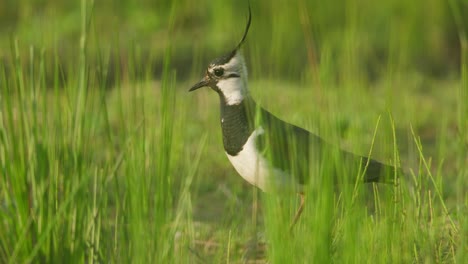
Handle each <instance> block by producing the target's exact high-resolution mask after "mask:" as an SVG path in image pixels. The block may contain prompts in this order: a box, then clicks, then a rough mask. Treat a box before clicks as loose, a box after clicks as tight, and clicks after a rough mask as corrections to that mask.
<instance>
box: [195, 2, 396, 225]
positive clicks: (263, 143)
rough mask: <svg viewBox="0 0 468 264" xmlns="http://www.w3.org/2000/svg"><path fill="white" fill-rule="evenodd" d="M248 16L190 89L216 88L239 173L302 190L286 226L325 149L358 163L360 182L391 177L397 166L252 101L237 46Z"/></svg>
mask: <svg viewBox="0 0 468 264" xmlns="http://www.w3.org/2000/svg"><path fill="white" fill-rule="evenodd" d="M251 20H252V16H251V10H250V6H249V17H248V21H247V25H246V27H245V31H244V35H243V36H242V39H241V41H240V42H239V44H238V45H237V46H236V47H235V48H234V50H232V51H231V52H229V53H228V54H226V55H224V56H222V57H219V58H217V59H215V60H213V61H212V62H211V63H210V64H209V65H208V68H207V69H206V73H205V76H204V77H203V78H202V79H201V81H199V82H198V83H196V84H195V85H193V86H192V87H191V88H190V90H189V91H195V90H197V89H199V88H202V87H210V88H211V89H213V90H214V91H215V92H216V93H218V95H219V102H220V106H221V107H220V109H221V129H222V135H223V145H224V150H225V152H226V155H227V157H228V159H229V161H230V162H231V163H232V165H233V166H234V168H235V170H236V171H237V172H238V173H239V174H240V176H242V178H244V179H245V180H246V181H247V182H249V183H250V184H253V185H255V186H257V187H258V188H260V189H261V190H263V191H265V192H270V191H276V190H279V191H281V190H288V191H291V190H292V191H294V192H297V193H298V194H299V195H300V198H301V199H300V201H301V203H300V205H299V208H298V210H297V212H296V214H295V216H294V219H293V221H292V224H291V226H290V228H292V227H293V226H294V224H295V223H296V222H297V220H298V219H299V216H300V215H301V213H302V210H303V206H304V192H303V188H304V184H306V183H307V182H308V178H309V169H310V166H319V165H320V164H321V161H322V160H323V159H326V158H329V157H327V156H326V155H324V153H332V152H333V153H334V155H339V156H340V160H342V161H344V162H348V163H351V164H353V165H354V166H356V167H359V168H362V169H363V170H364V173H363V174H362V178H361V179H362V181H363V182H380V181H383V182H385V181H389V180H391V179H393V178H392V177H393V175H396V174H394V172H395V171H396V170H399V169H398V168H397V167H396V166H395V167H394V166H391V165H386V164H383V163H381V162H379V161H376V160H373V159H371V158H367V157H364V156H360V155H355V154H353V153H350V152H347V151H344V150H341V149H339V148H338V147H335V146H333V145H332V144H329V143H328V142H326V141H324V140H323V139H322V138H320V137H319V136H317V135H315V134H313V133H311V132H309V131H307V130H305V129H302V128H300V127H298V126H295V125H292V124H290V123H287V122H285V121H283V120H281V119H279V118H277V117H276V116H274V115H273V114H271V113H270V112H268V111H267V110H265V109H263V108H262V107H260V106H259V105H258V104H256V103H255V101H254V99H253V98H252V96H251V95H250V93H249V89H248V82H247V75H248V74H247V67H246V64H245V61H244V57H243V56H242V52H241V47H242V44H243V43H244V41H245V39H246V37H247V33H248V32H249V28H250V23H251ZM385 175H386V176H385ZM316 176H318V175H316Z"/></svg>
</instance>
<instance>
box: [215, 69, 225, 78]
mask: <svg viewBox="0 0 468 264" xmlns="http://www.w3.org/2000/svg"><path fill="white" fill-rule="evenodd" d="M214 74H215V75H216V76H218V77H221V76H223V74H224V69H223V68H216V69H214Z"/></svg>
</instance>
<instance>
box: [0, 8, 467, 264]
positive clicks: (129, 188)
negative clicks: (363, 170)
mask: <svg viewBox="0 0 468 264" xmlns="http://www.w3.org/2000/svg"><path fill="white" fill-rule="evenodd" d="M251 5H252V10H253V24H252V29H251V33H250V35H249V37H248V39H247V42H246V45H245V55H246V60H247V63H248V66H249V73H250V88H251V89H252V94H253V96H254V98H255V99H256V100H257V101H258V102H260V103H261V104H262V106H264V107H265V108H267V109H268V110H270V111H271V112H272V113H274V114H276V115H278V116H279V117H280V118H282V119H284V120H287V121H288V122H292V123H294V124H297V125H300V126H302V127H305V128H307V129H309V130H310V131H314V132H316V133H318V134H320V135H321V136H322V137H324V138H325V139H327V140H329V141H332V142H336V143H337V144H339V145H341V146H343V147H344V148H346V149H348V150H351V151H353V152H356V153H360V154H366V153H368V151H369V149H370V147H371V143H372V141H373V139H374V135H373V133H374V129H375V126H376V123H377V120H379V118H380V120H381V121H380V124H379V127H378V129H377V134H376V135H375V145H374V146H373V156H375V157H377V158H379V159H381V160H384V161H390V160H392V159H394V152H395V147H394V140H393V139H394V137H393V132H395V134H396V140H397V147H398V149H397V150H398V154H399V156H400V159H401V161H402V164H403V166H404V167H405V168H411V169H412V172H409V173H408V174H409V179H407V181H406V182H404V183H403V184H402V186H401V187H398V188H396V187H394V186H359V187H358V190H359V192H358V195H357V196H356V198H353V199H351V197H354V196H352V195H354V189H352V188H354V186H347V187H345V188H344V189H342V190H340V192H334V190H333V187H332V186H331V184H329V183H328V184H327V182H326V181H325V182H324V183H323V182H322V184H311V185H310V186H309V187H308V188H309V189H310V190H309V191H308V193H309V194H310V196H309V197H308V200H307V201H308V203H306V209H305V211H304V215H303V219H301V221H300V222H299V224H298V226H297V229H296V232H295V236H294V237H292V236H289V235H288V233H287V226H288V225H289V220H290V219H291V217H292V215H293V212H294V210H295V209H296V205H297V203H296V202H297V201H296V199H295V197H290V198H288V197H286V198H278V197H276V196H273V195H267V194H262V193H259V192H257V191H256V190H255V189H253V188H252V187H250V186H249V185H248V184H247V183H245V182H243V180H242V179H241V178H240V177H238V175H237V174H236V173H235V171H234V170H233V169H232V167H231V165H230V164H229V162H228V160H227V159H226V157H225V156H224V154H223V149H222V145H221V135H220V132H221V131H220V129H219V123H218V116H219V110H218V108H219V106H218V98H217V96H215V95H214V94H213V93H212V92H211V91H207V90H208V89H206V91H200V92H197V93H194V94H188V93H187V89H188V87H190V85H191V84H192V83H193V82H195V81H197V80H198V79H199V78H200V77H201V76H200V74H201V73H202V72H203V71H204V67H205V66H206V65H207V64H208V62H209V61H210V60H211V59H213V58H215V57H217V56H219V55H221V54H222V53H224V52H227V51H229V50H230V49H232V48H233V47H234V45H235V44H236V43H237V41H238V38H239V36H240V35H241V31H242V29H243V27H244V23H245V21H246V15H247V14H246V10H247V3H245V4H244V3H240V2H237V1H230V2H216V3H214V2H209V1H199V2H196V3H195V2H191V1H157V2H154V1H139V2H138V3H135V2H132V1H110V0H107V1H96V2H92V1H85V0H83V1H75V2H63V1H53V0H49V1H39V0H37V1H3V2H0V33H2V34H0V58H1V59H2V64H0V89H1V97H0V164H1V170H0V176H1V180H0V230H1V232H0V262H5V263H23V262H26V263H27V262H34V263H36V262H43V263H44V262H45V263H63V262H67V263H69V262H70V263H78V262H137V263H139V262H176V263H179V262H184V263H185V262H189V263H193V262H201V263H203V262H208V263H211V262H215V263H217V262H240V261H241V259H242V258H243V257H244V258H245V257H247V255H249V257H250V258H251V259H256V258H255V256H254V255H255V254H254V253H252V249H251V247H252V245H254V244H255V242H258V243H259V244H260V245H261V247H259V248H257V250H259V251H260V252H256V253H259V255H258V256H257V259H258V260H259V261H269V262H270V263H283V262H290V261H293V262H299V263H301V262H309V261H314V262H321V263H323V262H354V263H361V262H364V261H366V262H371V261H372V262H382V263H383V262H385V263H388V262H400V263H405V262H417V263H434V262H446V263H447V262H448V263H451V262H459V263H462V262H463V259H465V258H466V252H468V251H467V249H468V248H467V244H466V241H465V240H464V239H462V238H463V237H467V235H468V222H467V221H468V220H467V217H466V215H467V212H468V211H467V205H468V198H467V195H466V190H467V189H468V181H467V180H466V179H467V177H468V167H467V164H468V156H467V153H468V150H467V149H468V134H467V131H468V121H467V115H468V114H467V113H468V108H467V107H468V104H467V102H468V97H467V94H468V91H467V90H468V84H467V76H468V72H467V65H468V61H467V60H468V57H467V54H468V52H467V40H466V34H467V28H468V24H467V23H468V22H467V20H466V19H467V17H468V14H467V10H468V7H467V4H466V1H465V2H464V1H456V0H450V1H447V2H446V1H440V0H431V1H398V0H393V1H392V0H387V1H381V2H379V4H378V5H376V4H375V3H374V2H372V1H351V0H350V1H345V2H341V1H340V2H337V1H329V2H310V1H302V0H298V1H293V2H287V1H284V2H278V3H275V4H272V3H271V2H267V1H252V3H251ZM390 116H391V117H392V118H393V121H394V122H395V128H393V125H392V122H393V121H392V120H391V119H390ZM411 128H412V129H413V131H414V135H413V133H412V132H411V131H412V130H411ZM421 158H424V159H423V161H424V162H426V164H425V163H424V162H423V161H421ZM325 165H327V164H325ZM328 165H330V164H328ZM426 165H427V166H428V167H429V166H430V169H427V168H426ZM325 167H326V166H325ZM342 170H343V172H346V173H348V172H347V170H346V168H344V167H343V168H342ZM346 173H345V174H346ZM321 174H326V172H321ZM316 178H317V177H315V178H314V179H316ZM349 188H351V189H349ZM369 189H370V190H369ZM252 201H253V202H252ZM351 201H353V202H351ZM249 241H250V242H249ZM262 243H265V244H262ZM249 246H250V247H249ZM246 247H247V248H246Z"/></svg>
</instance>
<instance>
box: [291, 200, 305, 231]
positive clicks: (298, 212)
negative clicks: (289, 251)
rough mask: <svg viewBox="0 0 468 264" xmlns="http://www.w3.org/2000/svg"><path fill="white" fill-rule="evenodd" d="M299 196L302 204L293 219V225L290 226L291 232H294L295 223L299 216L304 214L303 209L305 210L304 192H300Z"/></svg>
mask: <svg viewBox="0 0 468 264" xmlns="http://www.w3.org/2000/svg"><path fill="white" fill-rule="evenodd" d="M299 197H300V199H301V204H300V205H299V208H298V209H297V212H296V215H295V216H294V219H293V221H292V223H291V225H290V226H289V231H290V232H292V230H293V228H294V225H296V223H297V220H299V217H300V216H301V214H302V210H304V200H305V197H304V194H303V193H299Z"/></svg>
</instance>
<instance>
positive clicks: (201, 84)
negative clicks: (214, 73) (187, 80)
mask: <svg viewBox="0 0 468 264" xmlns="http://www.w3.org/2000/svg"><path fill="white" fill-rule="evenodd" d="M209 84H210V80H209V79H208V76H205V77H203V79H201V80H200V81H199V82H198V83H196V84H195V85H194V86H192V88H190V90H189V92H191V91H195V90H197V89H200V88H202V87H205V86H209Z"/></svg>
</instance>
